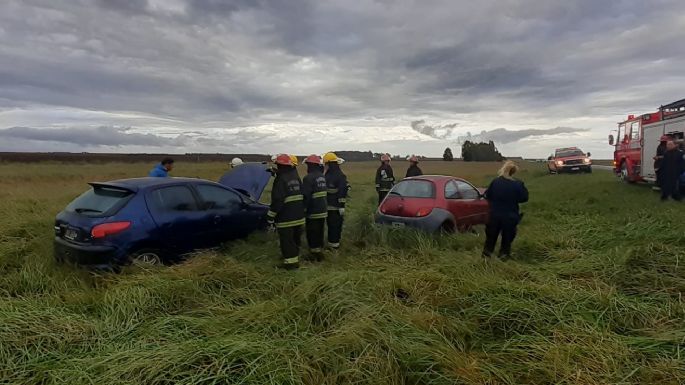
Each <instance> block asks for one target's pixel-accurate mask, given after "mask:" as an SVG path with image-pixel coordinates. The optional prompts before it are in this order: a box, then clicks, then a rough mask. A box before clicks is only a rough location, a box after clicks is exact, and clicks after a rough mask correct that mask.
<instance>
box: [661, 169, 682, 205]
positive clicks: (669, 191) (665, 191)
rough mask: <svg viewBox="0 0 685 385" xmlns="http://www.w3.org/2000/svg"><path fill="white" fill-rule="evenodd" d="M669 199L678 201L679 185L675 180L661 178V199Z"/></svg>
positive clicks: (679, 197)
mask: <svg viewBox="0 0 685 385" xmlns="http://www.w3.org/2000/svg"><path fill="white" fill-rule="evenodd" d="M669 197H672V198H673V199H675V200H677V201H679V200H680V199H681V196H680V183H678V179H677V178H664V176H663V175H662V176H661V199H662V200H666V199H668V198H669Z"/></svg>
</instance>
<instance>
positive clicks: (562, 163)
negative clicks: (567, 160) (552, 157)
mask: <svg viewBox="0 0 685 385" xmlns="http://www.w3.org/2000/svg"><path fill="white" fill-rule="evenodd" d="M556 164H557V166H563V165H564V161H563V160H557V161H556Z"/></svg>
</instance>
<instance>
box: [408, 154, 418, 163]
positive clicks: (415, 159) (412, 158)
mask: <svg viewBox="0 0 685 385" xmlns="http://www.w3.org/2000/svg"><path fill="white" fill-rule="evenodd" d="M408 160H409V161H410V162H412V163H419V158H418V157H417V156H416V155H412V156H410V157H409V159H408Z"/></svg>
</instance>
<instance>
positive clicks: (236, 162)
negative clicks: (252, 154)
mask: <svg viewBox="0 0 685 385" xmlns="http://www.w3.org/2000/svg"><path fill="white" fill-rule="evenodd" d="M242 164H243V160H242V159H240V158H233V159H231V168H236V167H238V166H240V165H242Z"/></svg>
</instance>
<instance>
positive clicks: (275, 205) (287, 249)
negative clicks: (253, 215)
mask: <svg viewBox="0 0 685 385" xmlns="http://www.w3.org/2000/svg"><path fill="white" fill-rule="evenodd" d="M275 163H276V167H277V171H276V179H274V183H273V187H272V190H271V206H270V207H269V212H268V214H267V222H268V224H269V227H270V228H274V227H275V228H276V230H277V231H278V238H279V241H280V246H281V256H282V258H283V263H282V264H281V265H280V267H281V268H284V269H287V270H293V269H297V268H299V266H300V246H301V243H302V227H303V226H304V224H305V219H304V203H303V201H304V197H303V196H302V182H301V181H300V177H299V175H298V174H297V169H295V166H294V164H293V161H292V159H291V157H290V156H289V155H287V154H281V155H278V156H277V157H276V159H275Z"/></svg>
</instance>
